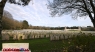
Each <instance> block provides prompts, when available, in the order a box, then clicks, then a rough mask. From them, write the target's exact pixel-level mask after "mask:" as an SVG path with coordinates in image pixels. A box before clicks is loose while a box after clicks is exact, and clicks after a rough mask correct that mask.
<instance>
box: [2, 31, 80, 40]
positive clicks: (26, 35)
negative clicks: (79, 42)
mask: <svg viewBox="0 0 95 52" xmlns="http://www.w3.org/2000/svg"><path fill="white" fill-rule="evenodd" d="M72 35H79V34H78V33H73V32H72V33H64V34H45V35H41V34H35V35H34V34H32V32H18V31H12V32H2V40H10V37H13V40H16V39H18V40H19V39H34V38H50V40H60V39H68V38H70V37H72Z"/></svg>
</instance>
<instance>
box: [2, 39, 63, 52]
mask: <svg viewBox="0 0 95 52" xmlns="http://www.w3.org/2000/svg"><path fill="white" fill-rule="evenodd" d="M3 43H29V48H30V49H31V51H42V50H54V49H61V48H63V42H62V40H59V41H50V39H49V38H42V39H31V40H9V41H3Z"/></svg>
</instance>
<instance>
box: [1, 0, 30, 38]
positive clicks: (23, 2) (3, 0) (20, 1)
mask: <svg viewBox="0 0 95 52" xmlns="http://www.w3.org/2000/svg"><path fill="white" fill-rule="evenodd" d="M30 1H31V0H18V1H17V0H1V2H0V38H1V31H2V16H3V9H4V6H5V4H6V2H8V3H11V4H18V5H21V6H26V5H28V4H29V2H30Z"/></svg>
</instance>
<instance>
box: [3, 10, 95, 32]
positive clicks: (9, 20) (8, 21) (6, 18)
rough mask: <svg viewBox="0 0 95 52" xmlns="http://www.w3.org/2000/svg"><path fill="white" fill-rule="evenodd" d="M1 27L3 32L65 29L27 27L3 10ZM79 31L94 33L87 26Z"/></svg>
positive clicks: (74, 27)
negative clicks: (10, 30)
mask: <svg viewBox="0 0 95 52" xmlns="http://www.w3.org/2000/svg"><path fill="white" fill-rule="evenodd" d="M2 26H3V29H5V30H9V29H13V30H19V29H37V30H64V29H65V27H45V26H32V25H29V24H28V22H27V21H26V20H23V21H18V20H15V19H13V16H12V15H11V14H10V13H9V12H8V11H5V10H4V12H3V18H2ZM67 29H78V26H73V27H67ZM81 30H83V31H95V28H93V27H91V26H87V27H81Z"/></svg>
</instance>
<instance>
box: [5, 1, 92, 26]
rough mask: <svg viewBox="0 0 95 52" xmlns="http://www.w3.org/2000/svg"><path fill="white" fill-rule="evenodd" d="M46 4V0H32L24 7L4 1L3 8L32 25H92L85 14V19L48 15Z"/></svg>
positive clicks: (17, 18)
mask: <svg viewBox="0 0 95 52" xmlns="http://www.w3.org/2000/svg"><path fill="white" fill-rule="evenodd" d="M33 3H34V4H33ZM46 4H47V0H33V2H32V1H31V2H30V3H29V5H28V6H25V7H23V6H19V5H15V4H10V3H6V6H5V8H4V10H6V11H8V12H10V13H11V14H12V16H13V18H14V19H16V20H19V21H22V20H27V21H28V23H29V24H31V25H33V26H47V27H58V26H60V27H63V26H92V23H91V21H90V19H89V18H88V17H87V16H85V17H86V19H84V18H81V19H80V18H78V20H73V19H72V16H70V15H65V14H63V16H61V17H50V14H49V13H50V11H49V9H47V6H46Z"/></svg>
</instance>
